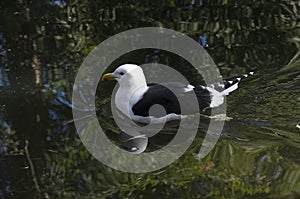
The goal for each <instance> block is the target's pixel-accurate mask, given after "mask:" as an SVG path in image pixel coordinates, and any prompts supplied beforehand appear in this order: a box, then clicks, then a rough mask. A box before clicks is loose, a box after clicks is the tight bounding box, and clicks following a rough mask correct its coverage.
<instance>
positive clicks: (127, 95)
mask: <svg viewBox="0 0 300 199" xmlns="http://www.w3.org/2000/svg"><path fill="white" fill-rule="evenodd" d="M249 75H253V72H249V73H247V74H242V75H239V76H235V77H232V78H229V79H226V80H223V81H222V82H217V83H215V84H210V85H206V86H204V85H197V86H193V85H191V84H184V83H179V82H168V83H164V84H152V85H150V84H147V82H146V78H145V75H144V72H143V70H142V68H141V67H140V66H138V65H136V64H123V65H121V66H119V67H118V68H117V69H115V71H114V72H112V73H106V74H104V75H103V76H102V81H106V80H116V81H117V82H118V84H119V88H118V90H117V92H116V95H115V105H116V107H117V109H118V110H119V111H121V112H122V113H123V114H124V115H125V116H127V117H129V118H130V119H131V120H133V121H136V122H141V123H148V122H149V118H150V119H151V122H153V121H155V120H157V122H159V121H161V120H164V121H170V120H176V119H180V118H182V116H184V115H192V114H195V113H196V112H195V108H194V107H192V106H191V107H190V109H189V108H187V109H185V112H184V113H182V110H181V108H180V103H179V102H180V101H183V102H186V103H188V102H189V99H190V98H191V96H192V95H196V97H197V101H198V105H199V110H200V111H202V110H205V109H207V108H215V107H218V106H220V105H222V104H223V103H224V97H225V96H226V95H228V94H229V93H230V92H232V91H234V90H236V89H237V88H238V84H239V82H240V81H241V80H242V79H244V78H247V77H248V76H249ZM169 88H172V89H169ZM156 105H159V106H160V107H162V108H163V109H164V111H158V112H159V113H158V114H154V115H153V114H151V111H150V110H151V107H153V106H156ZM188 107H189V106H188ZM197 112H198V111H197Z"/></svg>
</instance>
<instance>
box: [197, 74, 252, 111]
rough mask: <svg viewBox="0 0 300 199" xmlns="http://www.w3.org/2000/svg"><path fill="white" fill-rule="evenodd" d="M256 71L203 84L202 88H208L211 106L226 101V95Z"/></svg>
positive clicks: (216, 105)
mask: <svg viewBox="0 0 300 199" xmlns="http://www.w3.org/2000/svg"><path fill="white" fill-rule="evenodd" d="M253 74H254V72H253V71H251V72H248V73H245V74H242V75H238V76H234V77H231V78H228V79H225V80H223V82H222V83H220V82H219V83H215V84H210V85H207V86H202V89H206V90H208V91H209V94H210V105H209V107H210V108H214V107H218V106H220V105H221V104H223V103H224V96H226V95H229V93H231V92H232V91H234V90H236V89H237V88H238V84H239V83H240V81H241V80H243V79H245V78H247V77H249V76H251V75H253Z"/></svg>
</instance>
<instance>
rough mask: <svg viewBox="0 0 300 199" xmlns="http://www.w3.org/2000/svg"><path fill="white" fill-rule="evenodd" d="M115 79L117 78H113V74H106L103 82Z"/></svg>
mask: <svg viewBox="0 0 300 199" xmlns="http://www.w3.org/2000/svg"><path fill="white" fill-rule="evenodd" d="M114 79H115V77H114V76H112V73H106V74H104V75H103V76H102V78H101V80H102V81H108V80H114Z"/></svg>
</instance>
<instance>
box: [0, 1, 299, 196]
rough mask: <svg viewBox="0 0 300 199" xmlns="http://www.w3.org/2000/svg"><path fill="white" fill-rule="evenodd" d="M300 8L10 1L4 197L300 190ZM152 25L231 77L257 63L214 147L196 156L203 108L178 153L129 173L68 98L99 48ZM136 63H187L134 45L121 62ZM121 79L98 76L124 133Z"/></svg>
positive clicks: (1, 39)
mask: <svg viewBox="0 0 300 199" xmlns="http://www.w3.org/2000/svg"><path fill="white" fill-rule="evenodd" d="M299 6H300V5H299V2H298V1H283V0H282V1H275V0H274V1H263V0H262V1H234V0H228V1H225V0H219V1H215V0H214V1H213V0H210V1H209V0H200V1H180V0H177V1H176V0H165V1H159V2H158V1H157V2H156V1H126V2H124V1H101V2H96V1H93V0H84V1H80V2H79V1H74V2H71V1H70V2H68V1H63V0H55V1H54V0H53V1H43V0H42V1H38V2H34V1H27V0H19V1H16V2H13V1H8V0H4V1H1V2H0V7H1V13H0V126H1V128H0V138H1V139H0V154H1V156H0V168H1V169H0V197H3V198H6V197H8V198H79V197H83V198H84V197H85V198H300V155H299V154H300V134H299V133H300V129H299V128H298V127H297V125H300V108H299V103H300V81H299V80H300V62H299V60H300V55H299V47H300V43H299V41H300V38H299V21H300V17H299V16H300V10H299ZM145 26H147V27H149V26H155V27H165V28H170V29H173V30H177V31H180V32H183V33H185V34H187V35H189V36H190V37H192V38H193V39H195V41H197V42H199V45H202V46H203V47H204V48H205V49H206V50H207V51H208V53H209V54H210V55H211V57H212V58H213V60H214V61H215V63H216V64H217V65H218V67H219V70H220V72H221V74H222V75H223V77H229V76H234V75H237V74H239V73H243V72H246V71H251V70H253V71H255V75H254V76H253V77H251V78H249V79H248V80H246V81H244V82H242V83H241V85H240V88H239V90H238V91H236V92H234V93H232V94H231V95H230V96H229V97H228V99H227V102H228V107H227V108H228V110H227V114H228V116H230V117H232V118H233V119H232V120H230V121H227V122H226V123H225V128H224V130H223V132H222V135H221V138H220V140H219V141H218V143H217V145H216V146H215V148H214V149H213V151H212V152H211V153H210V154H209V155H208V157H206V158H205V159H204V160H202V161H199V160H197V159H196V158H195V156H194V155H195V153H197V152H198V151H199V148H200V147H201V143H202V140H203V136H204V129H205V128H206V127H205V126H206V124H207V119H205V118H204V119H203V122H202V124H201V126H200V127H199V132H198V135H197V137H196V139H195V140H194V142H193V144H192V146H191V147H190V148H189V150H188V151H187V152H186V153H185V154H184V156H182V157H181V158H180V159H178V160H177V161H176V162H174V163H173V164H171V165H170V166H168V167H166V168H164V169H161V170H159V171H156V172H151V173H146V174H129V173H123V172H119V171H116V170H113V169H111V168H108V167H106V166H104V165H103V164H101V163H100V162H98V161H97V160H95V159H94V158H93V157H92V156H91V155H90V154H89V153H88V151H87V150H86V149H85V148H84V146H83V144H82V143H81V141H80V140H79V138H78V136H77V133H76V129H75V128H74V124H73V119H72V113H71V108H70V106H71V104H70V99H71V93H72V85H73V82H74V79H75V76H76V73H77V70H78V68H79V66H80V64H81V62H82V61H83V59H84V58H85V57H86V55H87V54H88V53H89V52H90V51H91V50H92V49H93V48H94V47H95V46H97V45H98V44H99V43H100V42H101V41H103V40H105V39H107V38H108V37H110V36H112V35H114V34H117V33H119V32H121V31H124V30H128V29H132V28H137V27H145ZM127 61H128V62H137V63H140V64H142V63H149V62H159V63H163V64H168V65H170V66H173V67H177V69H178V68H179V67H181V66H183V65H185V62H184V61H183V60H180V59H179V60H177V59H170V58H169V57H168V54H166V53H164V52H162V51H158V50H148V51H145V52H142V53H141V52H133V53H132V54H130V53H129V54H128V55H126V56H124V57H121V58H120V59H118V60H116V61H115V62H114V64H116V65H118V64H120V63H124V62H127ZM181 70H182V72H183V73H185V72H190V71H188V69H185V68H184V67H183V68H181ZM188 78H190V81H191V82H192V83H197V82H201V80H199V78H198V77H195V76H193V75H190V76H189V77H188ZM113 87H114V84H113V83H106V84H100V85H99V87H98V91H97V94H98V98H97V100H96V103H97V107H98V108H99V112H98V116H99V121H100V122H101V124H102V125H103V126H105V129H107V134H109V136H111V137H112V139H118V136H119V134H116V132H117V133H118V132H119V129H118V128H117V127H116V126H115V125H114V123H113V122H112V120H111V119H110V116H111V115H110V112H109V111H108V110H107V107H109V105H110V101H109V100H110V94H111V90H112V89H113ZM113 132H114V133H113ZM174 133H175V132H174V130H170V132H168V133H165V134H162V135H160V137H157V138H154V139H152V140H151V142H150V146H151V147H152V149H156V148H159V147H161V145H163V144H165V142H168V141H169V140H170V139H172V138H173V136H174ZM132 164H134V163H132Z"/></svg>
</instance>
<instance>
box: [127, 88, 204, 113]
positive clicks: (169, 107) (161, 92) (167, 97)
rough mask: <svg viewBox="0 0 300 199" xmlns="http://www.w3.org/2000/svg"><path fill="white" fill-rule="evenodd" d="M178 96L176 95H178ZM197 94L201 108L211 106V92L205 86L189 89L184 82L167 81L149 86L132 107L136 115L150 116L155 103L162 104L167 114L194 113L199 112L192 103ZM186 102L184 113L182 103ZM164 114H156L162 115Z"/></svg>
mask: <svg viewBox="0 0 300 199" xmlns="http://www.w3.org/2000/svg"><path fill="white" fill-rule="evenodd" d="M175 94H176V95H177V97H176V95H175ZM193 94H196V96H197V99H198V104H199V109H200V110H202V109H204V108H205V107H209V104H210V93H209V91H208V90H206V89H205V87H202V86H199V87H196V88H194V89H193V90H192V89H191V90H190V91H187V85H186V84H183V83H166V84H162V85H152V86H150V87H149V89H148V90H147V92H146V93H145V94H144V95H143V97H142V98H141V99H140V100H139V101H138V102H137V103H136V104H135V105H134V106H133V107H132V111H133V113H134V114H135V115H139V116H144V117H147V116H149V110H150V108H151V107H152V106H153V105H156V104H157V105H161V106H162V107H163V108H164V110H165V112H166V114H171V113H175V114H182V115H188V114H194V113H197V112H199V110H197V108H195V107H194V106H193V105H192V99H193V98H192V95H193ZM179 102H182V103H184V109H183V110H184V113H182V112H181V107H180V103H179ZM161 114H162V115H155V116H156V117H162V116H164V115H163V113H161Z"/></svg>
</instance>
